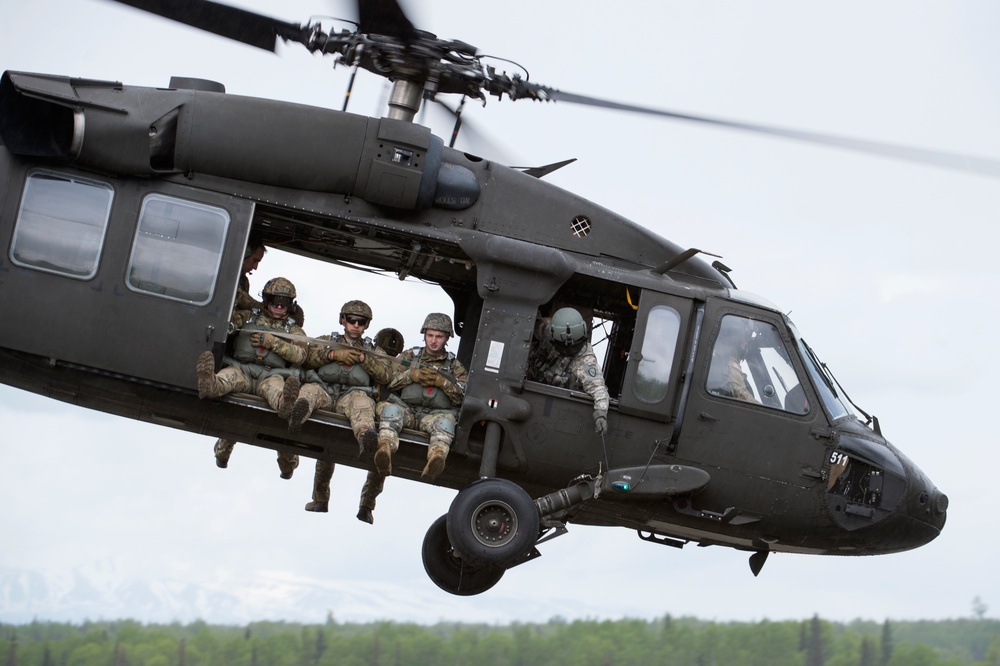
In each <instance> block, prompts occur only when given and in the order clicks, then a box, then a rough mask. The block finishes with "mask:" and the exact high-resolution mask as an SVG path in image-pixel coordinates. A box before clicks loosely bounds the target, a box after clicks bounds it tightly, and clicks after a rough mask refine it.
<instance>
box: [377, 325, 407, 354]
mask: <svg viewBox="0 0 1000 666" xmlns="http://www.w3.org/2000/svg"><path fill="white" fill-rule="evenodd" d="M375 344H376V345H377V346H378V347H379V348H381V349H382V351H384V352H385V353H386V354H389V355H390V356H399V352H401V351H403V345H404V344H406V343H405V342H403V334H402V333H400V332H399V331H397V330H396V329H394V328H383V329H382V330H381V331H379V332H378V333H376V334H375Z"/></svg>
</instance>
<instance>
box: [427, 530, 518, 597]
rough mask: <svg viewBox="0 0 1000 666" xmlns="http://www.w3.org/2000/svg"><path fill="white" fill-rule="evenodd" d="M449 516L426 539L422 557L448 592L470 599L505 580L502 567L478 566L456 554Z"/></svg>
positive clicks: (431, 575)
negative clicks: (450, 532) (450, 539)
mask: <svg viewBox="0 0 1000 666" xmlns="http://www.w3.org/2000/svg"><path fill="white" fill-rule="evenodd" d="M447 519H448V517H447V516H441V517H440V518H438V519H437V520H435V521H434V522H433V523H432V524H431V526H430V529H428V530H427V534H426V535H425V536H424V546H423V549H422V550H421V555H422V556H423V560H424V571H426V572H427V575H428V577H430V579H431V580H432V581H433V582H434V584H435V585H437V586H438V587H440V588H441V589H442V590H444V591H445V592H449V593H451V594H455V595H458V596H463V597H469V596H472V595H474V594H480V593H482V592H485V591H486V590H488V589H490V588H491V587H493V586H494V585H496V584H497V583H498V582H499V581H500V579H501V578H503V574H504V571H506V570H505V569H504V568H502V567H490V566H487V567H476V566H473V565H471V564H469V563H468V562H466V561H464V560H463V559H462V558H461V557H459V556H458V555H456V554H455V551H454V550H453V549H452V547H451V542H450V541H448V524H447Z"/></svg>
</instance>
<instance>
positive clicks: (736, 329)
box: [708, 315, 759, 402]
mask: <svg viewBox="0 0 1000 666" xmlns="http://www.w3.org/2000/svg"><path fill="white" fill-rule="evenodd" d="M749 323H750V322H749V320H748V319H745V318H743V317H736V316H732V315H727V316H725V317H723V318H722V326H721V328H720V330H719V337H718V339H716V341H715V347H714V348H713V349H712V365H711V367H709V370H708V390H709V392H710V393H713V394H715V395H721V396H725V397H727V398H736V399H737V400H744V401H746V402H759V401H758V400H757V398H755V397H754V394H753V387H752V386H750V381H749V380H748V379H747V376H746V374H744V372H743V368H742V367H741V365H740V363H741V362H742V361H743V360H744V359H745V358H746V357H747V350H748V349H749V347H750V338H751V337H752V333H751V331H750V327H749Z"/></svg>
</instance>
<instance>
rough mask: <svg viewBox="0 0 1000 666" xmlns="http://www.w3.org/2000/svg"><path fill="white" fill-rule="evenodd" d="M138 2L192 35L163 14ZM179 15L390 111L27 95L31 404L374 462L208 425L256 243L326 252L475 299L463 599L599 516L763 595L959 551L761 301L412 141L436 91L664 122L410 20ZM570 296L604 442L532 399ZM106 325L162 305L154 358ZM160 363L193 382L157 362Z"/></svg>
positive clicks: (468, 330)
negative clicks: (370, 89)
mask: <svg viewBox="0 0 1000 666" xmlns="http://www.w3.org/2000/svg"><path fill="white" fill-rule="evenodd" d="M125 4H131V5H138V6H141V8H144V9H146V10H148V11H155V12H156V13H161V14H162V13H163V11H162V10H160V9H158V6H159V5H160V3H131V2H129V3H125ZM165 6H167V7H169V8H171V9H170V10H169V12H168V14H169V15H168V17H169V18H172V19H175V20H181V21H182V22H185V23H189V24H192V25H195V26H196V27H200V28H202V29H209V30H211V31H213V32H220V31H222V30H223V29H224V30H225V32H223V33H222V34H224V35H225V36H229V37H236V38H239V39H240V40H241V41H247V42H248V43H254V44H255V45H258V46H261V47H264V48H273V47H274V43H275V38H276V37H279V38H283V39H289V40H293V41H298V42H300V43H302V44H303V45H304V46H306V47H307V48H311V49H315V50H317V51H319V52H322V53H326V54H329V55H331V56H332V57H334V58H341V59H342V60H343V62H344V64H347V65H349V66H352V67H358V68H360V69H365V70H367V71H370V72H375V73H377V74H380V75H383V76H387V77H389V78H391V79H392V80H393V93H392V95H391V99H390V110H389V113H388V114H387V117H386V118H383V119H372V118H366V117H361V116H356V115H352V114H348V113H346V112H342V111H330V110H326V109H316V108H311V107H302V106H298V105H292V104H287V103H281V102H274V101H270V100H259V99H251V98H239V97H235V96H229V95H227V94H225V93H224V91H223V89H222V86H220V85H218V84H214V83H212V82H207V81H200V80H194V79H187V80H181V79H178V80H175V81H173V82H172V84H171V86H170V87H169V88H168V89H148V88H134V87H130V86H124V85H121V84H118V83H115V82H99V81H88V80H81V79H70V78H68V77H59V76H48V75H34V74H23V73H16V72H8V73H6V74H5V75H4V77H3V80H2V82H0V138H2V140H3V145H4V150H3V151H2V153H0V155H2V157H0V168H2V169H3V173H4V176H5V182H7V183H9V184H10V186H9V187H8V189H7V191H6V192H5V193H4V199H3V202H2V205H3V209H2V210H3V213H2V216H0V225H2V226H0V234H2V236H0V238H3V242H4V244H5V246H6V250H7V251H6V252H5V253H4V257H3V261H4V267H3V268H4V271H5V278H4V281H5V282H4V284H5V288H4V290H3V292H2V293H0V298H3V299H5V301H6V299H8V298H12V294H15V293H21V292H22V291H23V290H30V291H31V292H32V293H38V294H46V295H48V296H47V297H46V298H44V299H39V302H38V304H37V307H35V308H33V309H32V311H31V312H29V313H26V314H25V318H26V321H24V322H23V325H22V326H19V327H18V330H8V329H10V328H11V327H5V329H4V331H3V332H2V334H0V347H2V348H3V358H4V362H3V364H2V367H3V370H2V378H3V381H4V382H5V383H8V384H11V385H14V386H18V387H21V388H25V389H27V390H31V391H34V392H37V393H42V394H45V395H49V396H51V397H54V398H57V399H64V400H72V401H74V402H77V403H78V404H82V405H84V406H87V407H92V408H95V409H100V410H102V411H107V412H110V413H114V414H120V415H123V416H129V417H132V418H137V419H140V420H144V421H148V422H152V423H159V424H163V425H167V426H170V427H175V428H180V429H184V430H189V431H192V432H199V433H204V434H211V435H227V436H232V437H234V438H236V439H239V440H240V441H245V442H250V443H253V444H255V445H258V446H263V447H267V448H273V449H278V450H288V451H294V452H296V453H300V454H302V455H306V456H312V457H317V458H319V457H322V458H324V459H328V460H333V461H336V462H340V463H344V464H349V465H352V464H353V465H359V464H360V463H359V461H358V460H357V458H356V447H354V446H353V445H352V442H351V436H350V430H349V429H348V428H347V426H346V423H345V422H344V420H343V419H340V418H338V417H336V416H334V415H332V414H320V415H318V416H316V417H314V418H313V420H312V421H311V422H310V423H309V424H307V426H306V427H305V428H304V429H303V430H302V431H301V433H299V434H296V435H290V433H288V431H287V429H285V428H284V427H283V424H281V422H280V421H277V420H276V419H274V418H273V415H272V414H270V413H268V412H267V411H266V410H264V409H261V408H260V407H261V404H260V402H259V401H257V400H255V399H253V398H249V397H232V398H227V399H224V400H221V401H215V402H210V403H206V402H203V401H199V400H198V399H197V396H196V395H195V393H194V391H193V381H194V378H193V359H194V358H195V357H196V356H197V355H198V353H200V352H202V351H204V350H206V349H211V350H213V351H214V352H215V353H216V356H217V358H218V359H219V360H220V361H221V357H222V350H223V348H224V345H225V342H226V337H227V330H226V329H227V326H226V325H227V322H228V316H229V312H230V311H231V308H232V301H233V295H234V293H235V287H236V278H237V277H238V275H237V274H238V266H239V264H240V261H241V259H242V253H243V249H244V246H245V241H246V238H247V236H248V234H249V232H250V230H251V229H255V230H258V231H259V232H261V233H262V234H263V235H264V236H265V238H266V239H267V241H268V242H269V243H271V244H274V245H279V244H280V245H281V246H282V247H283V248H285V249H289V250H291V251H293V252H295V253H297V254H299V255H301V256H302V257H307V258H312V259H317V260H321V261H329V262H342V263H350V264H354V265H359V266H366V267H372V268H378V269H381V270H389V271H393V272H395V273H396V274H397V275H399V276H400V277H401V278H402V277H407V276H413V277H417V278H420V279H422V280H425V281H428V282H432V283H435V284H438V285H440V286H441V288H442V289H443V290H444V291H445V292H446V293H447V294H448V295H449V296H450V297H451V299H452V301H453V302H454V305H455V309H454V320H455V323H456V328H457V329H458V333H459V336H460V343H459V347H458V355H459V358H460V359H461V360H462V361H463V363H464V364H465V365H466V366H467V367H468V368H469V369H470V379H469V383H468V387H467V398H466V401H465V404H464V405H463V408H462V413H461V416H460V423H459V428H458V433H457V438H456V443H455V446H454V448H453V451H452V454H451V456H450V457H449V464H448V468H447V470H446V472H445V474H444V476H443V477H442V478H441V479H440V481H439V482H440V483H442V484H443V485H446V486H448V487H452V488H454V489H456V490H458V491H459V493H458V495H457V496H456V499H455V502H454V504H453V505H452V507H451V510H450V511H449V512H448V514H447V515H446V516H442V517H441V518H438V519H437V520H436V521H434V523H433V524H432V526H431V528H430V530H429V531H428V534H427V538H426V540H425V543H424V551H423V556H424V564H425V568H426V570H427V572H428V574H429V575H430V577H431V579H432V580H433V581H434V582H435V583H436V584H437V585H439V586H440V587H441V588H442V589H445V590H447V591H449V592H452V593H455V594H463V595H464V594H476V593H480V592H483V591H485V590H487V589H489V588H490V587H492V586H493V585H494V584H496V582H498V581H499V580H500V578H501V576H502V575H503V573H504V572H505V571H506V569H508V568H511V567H513V566H516V565H519V564H521V563H523V562H526V561H527V560H529V559H532V558H533V557H535V556H537V555H538V553H539V551H538V548H537V547H538V545H539V544H541V543H543V542H544V541H545V540H547V539H549V538H552V537H553V536H557V535H560V534H563V533H564V532H565V531H566V529H567V526H568V525H570V524H574V523H576V524H595V525H615V526H623V527H628V528H630V529H635V530H637V531H638V532H639V533H640V536H642V537H643V538H645V539H647V540H649V541H651V542H657V543H660V544H664V545H670V546H676V547H681V546H683V545H685V544H686V543H697V544H699V545H712V544H714V545H723V546H730V547H734V548H737V549H740V550H744V551H747V552H750V553H751V568H752V569H753V570H754V572H755V573H756V572H759V571H760V567H761V566H762V565H763V563H764V559H765V558H766V556H767V554H768V553H769V552H771V551H772V550H773V551H782V552H798V553H825V554H844V555H850V554H854V555H857V554H874V553H883V552H895V551H900V550H905V549H908V548H913V547H917V546H919V545H922V544H923V543H926V542H927V541H929V540H931V539H933V538H934V537H935V536H936V535H937V534H938V533H939V532H940V530H941V528H942V527H943V524H944V521H945V514H946V509H947V498H946V497H945V496H944V495H943V494H942V493H940V492H939V491H938V490H937V489H936V488H935V487H934V486H933V484H932V483H931V482H930V481H929V479H928V478H927V477H926V476H925V475H924V474H923V473H922V472H921V471H920V470H919V469H918V468H917V467H916V466H914V465H913V464H912V463H911V462H910V461H909V460H907V458H906V457H905V456H904V455H903V454H902V453H901V452H899V451H898V450H897V449H896V448H895V447H893V446H891V445H890V444H889V443H888V442H886V441H885V439H884V437H882V436H881V434H880V433H879V431H878V425H877V422H876V421H874V420H870V419H866V420H868V421H869V423H865V422H863V421H862V420H861V419H858V418H857V415H856V414H855V410H854V409H853V408H852V407H851V405H850V404H849V403H848V401H847V400H846V398H845V394H844V392H843V390H842V389H841V388H840V387H839V385H838V384H837V383H836V381H835V380H834V379H833V378H832V377H831V376H830V374H829V373H828V372H827V371H826V369H825V368H824V366H823V364H822V363H821V362H820V361H819V359H818V357H817V356H816V354H815V352H813V350H812V349H811V348H810V347H809V346H808V345H807V344H806V343H805V341H804V339H803V338H802V337H801V336H800V335H799V334H798V332H797V330H796V329H795V327H794V326H793V324H792V323H791V321H790V320H789V319H788V318H787V317H786V316H784V315H783V314H781V313H780V312H779V311H778V310H777V308H775V307H774V306H772V305H770V304H769V303H767V302H766V301H764V300H763V299H760V298H758V297H755V296H753V295H750V294H747V293H745V292H742V291H740V290H738V289H736V287H735V285H734V284H733V282H732V281H731V280H730V278H729V277H728V275H727V273H728V271H727V269H726V268H725V266H723V265H722V264H719V263H715V264H714V265H713V264H709V263H708V262H706V261H703V260H702V259H701V258H700V256H699V255H700V254H702V253H700V252H699V251H697V250H692V249H685V248H681V247H679V246H677V245H675V244H673V243H670V242H669V241H666V240H664V239H662V238H659V237H658V236H656V235H655V234H652V233H650V232H648V231H646V230H644V229H643V228H641V227H639V226H638V225H635V224H634V223H632V222H630V221H628V220H626V219H624V218H623V217H621V216H619V215H616V214H614V213H612V212H611V211H608V210H606V209H604V208H602V207H600V206H597V205H596V204H593V203H591V202H588V201H586V200H584V199H582V198H580V197H578V196H575V195H572V194H570V193H568V192H566V191H563V190H561V189H559V188H556V187H554V186H552V185H550V184H548V183H546V182H544V180H543V178H544V176H545V175H547V173H550V172H551V170H552V169H553V168H554V167H541V168H538V169H534V170H516V169H511V168H508V167H505V166H503V165H501V164H498V163H496V162H492V161H489V160H485V159H482V158H479V157H477V156H475V155H469V154H465V153H462V152H460V151H456V150H454V149H451V148H448V147H446V146H445V145H444V143H445V141H444V140H443V139H440V138H438V137H435V136H433V134H431V132H430V131H429V130H427V129H426V128H423V127H421V126H419V125H417V124H415V123H413V122H412V120H413V119H414V117H415V115H416V113H417V111H418V109H419V105H420V103H421V101H422V100H423V98H424V96H425V95H428V96H438V95H445V94H465V95H467V96H470V97H473V98H477V97H478V98H482V97H485V96H490V95H505V96H507V97H509V98H511V99H525V98H527V99H532V100H541V99H552V100H555V99H558V100H561V101H575V102H580V101H582V102H584V103H593V104H595V105H599V106H616V107H618V108H621V109H622V110H632V111H644V112H650V111H651V110H642V109H639V108H638V107H627V108H626V107H624V105H614V104H612V103H605V102H602V101H600V100H596V99H595V98H586V97H582V96H574V95H568V94H565V93H561V92H559V91H557V90H555V89H552V88H548V87H545V86H538V85H536V84H533V83H529V82H528V81H526V80H524V79H521V78H518V77H514V76H508V75H506V74H504V73H503V72H497V71H496V70H494V69H490V68H487V67H483V66H482V65H481V63H480V61H479V60H478V56H477V53H476V51H475V49H474V48H473V47H471V46H469V45H467V44H464V43H461V42H454V41H445V40H439V39H437V38H436V37H434V36H432V35H429V34H428V33H423V32H420V31H418V30H416V29H415V28H414V27H413V26H412V24H411V23H410V22H409V21H408V20H407V19H406V17H405V15H403V13H402V11H401V10H400V9H399V7H398V5H396V4H395V3H392V2H389V3H361V5H360V10H361V11H360V20H359V26H358V28H357V29H356V30H354V31H346V32H341V33H327V32H324V31H323V30H322V29H321V28H319V27H318V26H310V25H307V26H298V25H294V24H286V23H283V22H279V21H274V20H272V19H267V18H266V17H260V16H257V15H250V14H248V13H246V12H243V11H242V10H236V9H234V8H231V7H227V6H225V5H221V4H217V3H208V2H181V3H170V4H168V5H165ZM371 10H374V11H371ZM233 25H239V26H241V27H239V28H237V29H235V30H230V29H229V27H228V26H233ZM219 26H223V28H222V29H220V28H219ZM664 115H679V114H664ZM689 119H691V118H689ZM695 120H698V119H695ZM703 120H705V121H706V122H712V123H718V122H724V121H718V120H716V119H703ZM275 127H278V128H281V129H280V130H277V131H275V130H274V128H275ZM317 128H319V129H321V130H322V131H319V132H317ZM744 129H752V130H755V131H763V132H768V131H769V130H770V129H771V128H765V127H761V126H745V127H744ZM774 133H780V130H778V131H775V132H774ZM251 137H252V141H248V140H247V139H248V138H251ZM801 138H806V137H801ZM817 140H821V139H820V138H818V137H817ZM261 155H266V156H267V159H261ZM556 304H569V305H572V306H574V307H576V308H578V309H580V310H581V311H583V312H585V313H587V315H588V317H592V318H593V319H596V320H598V321H599V322H600V323H601V327H603V328H606V330H608V331H609V332H610V333H609V336H608V337H609V343H608V346H607V347H608V351H607V355H606V357H605V359H604V373H605V382H606V383H607V385H608V387H609V389H610V390H611V392H612V396H613V398H614V401H613V406H612V410H611V414H610V423H611V430H610V432H609V434H608V436H607V438H606V441H604V442H602V441H601V440H600V439H599V438H594V437H588V438H584V437H583V436H582V435H583V434H584V433H585V432H587V431H588V429H590V428H591V427H592V425H591V422H590V410H591V405H590V401H589V397H588V396H586V395H583V394H579V393H575V392H572V391H567V390H564V389H559V388H556V387H551V386H547V385H543V384H539V383H536V382H530V381H527V380H525V362H526V359H527V356H528V353H529V349H530V346H531V336H532V331H533V328H534V323H535V321H536V319H537V318H538V316H539V315H540V313H543V312H546V311H551V309H552V308H554V307H555V305H556ZM95 309H96V310H106V311H115V312H121V311H124V310H134V311H140V312H142V313H143V316H141V317H130V318H129V322H128V326H129V327H130V330H129V331H128V335H127V336H123V341H122V344H123V345H131V346H132V348H129V349H127V352H128V353H124V354H123V353H121V351H122V350H121V349H120V348H116V349H109V348H108V347H107V345H106V344H105V342H104V340H99V339H87V338H81V336H79V335H69V334H68V333H67V332H66V331H65V330H62V329H61V327H59V326H57V325H55V324H56V323H58V322H59V321H64V320H66V319H67V318H68V319H75V318H78V317H79V318H85V317H86V316H87V313H89V312H93V311H94V310H95ZM165 320H169V321H171V322H172V326H171V327H170V329H169V331H167V330H164V329H163V327H161V326H159V325H158V322H160V321H165ZM39 331H43V332H44V333H42V334H39ZM734 338H738V339H740V340H741V341H742V344H743V351H742V352H741V353H742V354H743V358H742V360H741V361H740V366H741V368H742V369H743V371H744V372H745V373H746V375H747V378H748V379H747V381H748V382H749V383H750V384H751V389H750V390H751V392H752V394H753V395H754V396H755V401H754V402H750V401H747V400H740V399H737V398H735V397H733V396H732V395H725V394H723V393H724V392H723V391H721V390H720V388H721V387H720V386H719V385H718V384H717V383H716V375H717V373H718V367H719V366H717V364H716V363H715V362H714V359H715V358H716V357H717V354H716V350H717V349H720V350H721V348H722V345H723V342H724V341H727V340H731V339H734ZM138 341H141V343H140V342H138ZM151 347H167V348H170V349H172V350H174V354H175V357H174V358H175V360H174V361H172V362H171V363H170V364H169V365H165V364H164V363H163V362H162V360H160V359H158V358H155V359H154V358H151V357H150V356H149V355H148V354H144V353H143V351H144V349H147V348H151ZM189 359H190V360H191V361H192V362H191V363H188V362H187V361H188V360H189ZM776 443H777V444H776ZM425 446H426V441H425V440H423V439H422V438H421V436H420V435H419V434H418V433H407V436H406V437H404V441H403V444H402V445H401V449H400V452H399V454H398V456H399V464H398V465H397V467H398V468H399V470H398V475H400V476H403V477H404V478H410V479H417V478H418V477H419V469H420V467H421V461H422V459H423V457H424V455H423V449H424V447H425ZM762 450H774V451H780V454H779V455H774V456H762V455H760V452H761V451H762Z"/></svg>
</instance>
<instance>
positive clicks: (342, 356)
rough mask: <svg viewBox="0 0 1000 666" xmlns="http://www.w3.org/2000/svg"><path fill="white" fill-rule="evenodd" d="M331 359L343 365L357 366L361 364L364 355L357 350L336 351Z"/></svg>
mask: <svg viewBox="0 0 1000 666" xmlns="http://www.w3.org/2000/svg"><path fill="white" fill-rule="evenodd" d="M330 356H331V358H333V360H334V361H336V362H337V363H342V364H343V365H356V364H358V363H360V362H361V359H362V357H363V354H362V353H361V352H360V351H359V350H357V349H334V350H333V352H332V353H331V354H330Z"/></svg>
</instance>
